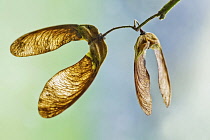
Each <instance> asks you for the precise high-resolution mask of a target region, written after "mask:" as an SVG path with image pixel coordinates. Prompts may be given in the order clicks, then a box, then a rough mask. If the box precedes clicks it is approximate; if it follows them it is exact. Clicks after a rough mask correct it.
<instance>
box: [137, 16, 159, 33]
mask: <svg viewBox="0 0 210 140" xmlns="http://www.w3.org/2000/svg"><path fill="white" fill-rule="evenodd" d="M158 16H159V15H158V13H157V14H154V15H153V16H151V17H149V18H148V19H146V20H145V21H144V22H142V23H141V24H140V25H139V26H138V27H137V28H136V31H139V30H140V29H141V27H142V26H144V25H145V24H146V23H147V22H149V21H150V20H152V19H153V18H156V17H158Z"/></svg>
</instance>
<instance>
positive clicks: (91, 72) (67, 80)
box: [38, 55, 100, 118]
mask: <svg viewBox="0 0 210 140" xmlns="http://www.w3.org/2000/svg"><path fill="white" fill-rule="evenodd" d="M99 67H100V66H98V67H96V65H95V64H94V63H93V61H92V59H91V57H89V56H88V55H85V56H84V57H83V58H82V59H81V60H80V61H79V62H78V63H76V64H75V65H73V66H70V67H68V68H66V69H64V70H61V71H60V72H58V73H57V74H56V75H54V76H53V77H52V78H51V79H50V80H49V81H48V82H47V83H46V85H45V87H44V89H43V91H42V93H41V95H40V98H39V104H38V109H39V114H40V115H41V116H42V117H44V118H51V117H53V116H56V115H58V114H60V113H61V112H63V111H64V110H65V109H67V108H68V107H69V106H71V105H72V104H73V103H74V102H75V101H76V100H77V99H78V98H79V97H80V96H81V95H82V94H83V93H84V92H85V91H86V89H87V88H88V87H89V86H90V84H91V83H92V81H93V80H94V78H95V76H96V74H97V72H98V69H99Z"/></svg>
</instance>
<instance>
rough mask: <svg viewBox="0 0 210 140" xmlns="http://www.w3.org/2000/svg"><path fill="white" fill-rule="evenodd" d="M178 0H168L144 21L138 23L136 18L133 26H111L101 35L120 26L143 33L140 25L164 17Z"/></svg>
mask: <svg viewBox="0 0 210 140" xmlns="http://www.w3.org/2000/svg"><path fill="white" fill-rule="evenodd" d="M179 1H180V0H170V1H169V2H168V3H166V4H165V5H164V6H163V7H162V8H161V9H160V10H159V11H158V13H156V14H154V15H152V16H151V17H149V18H148V19H146V20H145V21H144V22H142V23H141V24H139V23H138V22H137V21H136V20H135V21H134V26H119V27H115V28H112V29H110V30H108V31H107V32H106V33H104V34H103V35H102V36H103V37H105V36H106V35H107V34H108V33H110V32H112V31H114V30H116V29H121V28H132V29H133V30H135V31H139V30H140V31H141V33H143V32H144V31H143V30H141V27H142V26H144V25H145V24H147V23H148V22H149V21H150V20H152V19H154V18H156V17H159V19H160V20H162V19H164V18H165V17H166V14H167V13H168V12H169V11H170V10H171V9H172V8H173V7H174V6H175V5H176V4H177V3H178V2H179ZM136 23H138V27H136Z"/></svg>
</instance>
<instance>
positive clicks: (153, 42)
mask: <svg viewBox="0 0 210 140" xmlns="http://www.w3.org/2000/svg"><path fill="white" fill-rule="evenodd" d="M150 48H151V49H153V50H154V52H155V56H156V59H157V63H158V81H159V88H160V92H161V94H162V98H163V100H164V103H165V105H166V107H168V106H169V105H170V102H171V86H170V80H169V75H168V71H167V67H166V63H165V59H164V56H163V52H162V47H161V45H160V42H159V40H158V38H157V37H156V36H155V35H154V34H153V33H145V34H143V35H140V36H139V37H138V39H137V42H136V44H135V47H134V49H135V60H134V79H135V86H136V94H137V97H138V100H139V103H140V106H141V108H142V109H143V111H144V112H145V114H147V115H150V114H151V113H152V99H151V95H150V77H149V73H148V71H147V69H146V66H145V65H146V62H145V56H146V50H147V49H150Z"/></svg>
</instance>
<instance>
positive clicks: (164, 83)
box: [154, 47, 172, 107]
mask: <svg viewBox="0 0 210 140" xmlns="http://www.w3.org/2000/svg"><path fill="white" fill-rule="evenodd" d="M154 51H155V55H156V59H157V63H158V80H159V88H160V92H161V94H162V98H163V100H164V103H165V105H166V107H168V106H169V105H170V102H171V95H172V94H171V85H170V79H169V75H168V70H167V67H166V62H165V59H164V56H163V52H162V49H161V47H158V48H156V49H154Z"/></svg>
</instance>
